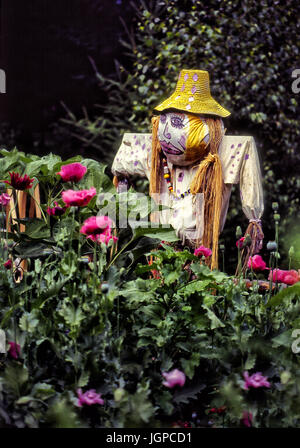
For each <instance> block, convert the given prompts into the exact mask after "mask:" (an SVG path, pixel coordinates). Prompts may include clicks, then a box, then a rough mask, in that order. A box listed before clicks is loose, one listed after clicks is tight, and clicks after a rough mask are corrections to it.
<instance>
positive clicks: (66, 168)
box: [56, 162, 87, 182]
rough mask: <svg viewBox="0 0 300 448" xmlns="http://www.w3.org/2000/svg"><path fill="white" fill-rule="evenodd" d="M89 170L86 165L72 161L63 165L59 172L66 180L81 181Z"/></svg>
mask: <svg viewBox="0 0 300 448" xmlns="http://www.w3.org/2000/svg"><path fill="white" fill-rule="evenodd" d="M86 172H87V168H86V166H83V165H81V163H79V162H75V163H70V164H69V165H63V166H62V167H61V169H60V171H59V172H58V173H56V174H59V175H60V176H61V178H62V180H63V181H64V182H79V181H80V180H81V179H82V178H83V176H84V175H85V173H86Z"/></svg>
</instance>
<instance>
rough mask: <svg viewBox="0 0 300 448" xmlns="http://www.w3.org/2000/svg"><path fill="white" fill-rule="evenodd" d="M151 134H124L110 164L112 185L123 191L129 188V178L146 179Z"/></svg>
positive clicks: (148, 168) (148, 167) (148, 169)
mask: <svg viewBox="0 0 300 448" xmlns="http://www.w3.org/2000/svg"><path fill="white" fill-rule="evenodd" d="M151 139H152V135H151V134H129V133H126V134H124V137H123V140H122V143H121V146H120V148H119V150H118V152H117V154H116V156H115V158H114V161H113V164H112V173H113V174H114V176H115V179H114V185H115V186H116V187H118V190H120V191H124V190H125V189H127V188H128V187H129V186H130V177H131V176H139V177H148V178H149V173H150V162H149V161H150V157H151V143H152V142H151Z"/></svg>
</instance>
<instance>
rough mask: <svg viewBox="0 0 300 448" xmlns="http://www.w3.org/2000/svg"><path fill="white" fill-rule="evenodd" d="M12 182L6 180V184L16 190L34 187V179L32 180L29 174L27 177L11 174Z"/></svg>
mask: <svg viewBox="0 0 300 448" xmlns="http://www.w3.org/2000/svg"><path fill="white" fill-rule="evenodd" d="M9 175H10V181H8V180H5V181H4V182H5V183H6V184H8V185H11V186H12V187H13V188H15V190H27V189H29V188H31V187H32V185H33V181H34V179H30V177H29V176H27V174H25V176H20V174H19V173H15V172H12V173H9Z"/></svg>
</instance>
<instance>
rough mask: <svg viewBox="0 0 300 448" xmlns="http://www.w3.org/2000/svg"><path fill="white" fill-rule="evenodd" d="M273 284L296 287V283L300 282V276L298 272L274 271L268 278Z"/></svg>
mask: <svg viewBox="0 0 300 448" xmlns="http://www.w3.org/2000/svg"><path fill="white" fill-rule="evenodd" d="M271 279H272V281H273V282H276V281H277V282H279V283H285V284H286V285H294V284H295V283H297V282H299V281H300V276H299V274H298V272H297V271H295V270H293V269H292V270H290V271H284V270H281V269H273V270H272V271H271V272H270V274H269V277H268V280H271Z"/></svg>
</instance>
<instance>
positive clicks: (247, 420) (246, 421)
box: [241, 411, 253, 428]
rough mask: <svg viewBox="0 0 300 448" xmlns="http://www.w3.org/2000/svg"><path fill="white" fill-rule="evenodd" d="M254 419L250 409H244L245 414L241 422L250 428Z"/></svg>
mask: <svg viewBox="0 0 300 448" xmlns="http://www.w3.org/2000/svg"><path fill="white" fill-rule="evenodd" d="M252 421H253V415H252V413H251V412H248V411H243V416H242V418H241V422H242V423H243V424H244V425H245V426H247V427H248V428H250V427H251V426H252Z"/></svg>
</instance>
